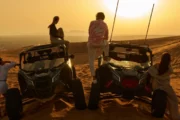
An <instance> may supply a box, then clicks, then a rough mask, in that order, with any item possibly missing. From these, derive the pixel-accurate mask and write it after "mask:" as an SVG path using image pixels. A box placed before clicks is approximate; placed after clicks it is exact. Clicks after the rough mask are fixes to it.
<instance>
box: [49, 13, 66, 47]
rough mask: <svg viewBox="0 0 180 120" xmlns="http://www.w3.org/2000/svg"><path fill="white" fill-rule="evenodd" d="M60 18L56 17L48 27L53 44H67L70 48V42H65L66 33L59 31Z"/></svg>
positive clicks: (60, 29)
mask: <svg viewBox="0 0 180 120" xmlns="http://www.w3.org/2000/svg"><path fill="white" fill-rule="evenodd" d="M59 19H60V18H59V16H54V18H53V21H52V23H51V24H50V25H49V26H48V28H49V35H50V40H51V44H65V45H66V47H67V48H68V47H69V41H67V40H64V31H63V29H62V28H59V29H57V28H56V24H57V23H58V22H59Z"/></svg>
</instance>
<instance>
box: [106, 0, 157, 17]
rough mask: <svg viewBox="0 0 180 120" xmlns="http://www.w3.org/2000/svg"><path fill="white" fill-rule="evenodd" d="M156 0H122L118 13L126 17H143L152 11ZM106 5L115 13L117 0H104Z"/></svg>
mask: <svg viewBox="0 0 180 120" xmlns="http://www.w3.org/2000/svg"><path fill="white" fill-rule="evenodd" d="M154 3H157V2H156V0H120V1H119V6H118V12H117V15H119V16H122V17H126V18H135V17H141V16H143V15H145V14H147V13H150V11H151V8H152V5H153V4H154ZM104 4H105V6H107V8H108V9H109V10H110V11H111V12H112V13H115V10H116V6H117V0H104Z"/></svg>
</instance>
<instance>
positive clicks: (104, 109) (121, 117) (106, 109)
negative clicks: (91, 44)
mask: <svg viewBox="0 0 180 120" xmlns="http://www.w3.org/2000/svg"><path fill="white" fill-rule="evenodd" d="M124 42H126V41H124ZM130 42H132V43H134V44H143V43H144V41H142V40H132V41H130ZM146 44H149V46H150V47H151V48H152V50H153V54H154V62H158V61H159V60H160V57H161V54H162V53H163V52H164V51H168V52H170V54H171V55H172V66H173V69H174V71H175V72H176V73H177V74H176V75H175V74H173V75H172V76H171V84H172V86H173V88H174V90H175V92H176V94H177V96H178V100H179V101H180V88H179V87H178V86H180V81H179V77H180V76H179V75H180V74H179V73H180V36H174V37H164V38H157V39H148V40H147V41H146ZM20 50H22V48H18V49H13V48H12V49H9V50H7V51H6V52H3V53H1V55H0V56H1V57H3V58H4V59H5V60H14V61H16V62H18V53H19V51H20ZM70 53H73V54H74V55H75V59H74V60H73V62H74V64H75V67H76V70H77V76H78V77H79V78H80V79H81V81H82V83H83V87H84V93H85V97H86V102H88V99H89V93H90V87H91V82H92V78H91V76H90V70H89V65H88V59H87V58H88V56H87V47H86V42H81V43H71V44H70ZM96 67H97V63H96ZM17 72H18V68H17V67H16V68H13V69H12V70H10V72H9V75H8V80H7V82H8V84H9V86H10V87H19V86H18V82H17ZM1 101H3V100H2V99H1ZM0 103H1V102H0ZM179 105H180V104H179ZM3 106H4V105H3V104H0V110H1V111H2V114H3V111H4V107H3ZM99 106H100V108H99V109H98V110H96V111H90V110H88V109H86V110H84V111H78V110H76V109H75V108H74V103H73V102H72V101H67V100H66V99H64V98H62V99H59V100H56V102H55V101H51V102H48V103H45V104H44V105H42V106H41V105H40V104H39V103H38V102H34V103H32V104H30V105H26V106H25V107H24V117H23V120H40V119H42V120H75V119H78V120H169V118H168V114H166V115H165V117H164V119H156V118H153V117H151V115H150V105H149V104H146V103H143V102H140V101H137V100H132V101H127V100H123V99H119V98H108V99H104V100H102V101H101V102H100V105H99ZM55 108H56V109H57V110H56V111H55V110H54V109H55ZM179 109H180V107H179ZM7 119H8V118H7V116H4V117H3V119H2V120H7Z"/></svg>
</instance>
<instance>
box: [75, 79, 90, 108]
mask: <svg viewBox="0 0 180 120" xmlns="http://www.w3.org/2000/svg"><path fill="white" fill-rule="evenodd" d="M72 91H73V95H74V100H75V107H76V109H79V110H84V109H86V107H87V106H86V102H85V97H84V91H83V86H82V83H81V81H80V80H79V79H76V80H72Z"/></svg>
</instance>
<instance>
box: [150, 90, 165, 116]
mask: <svg viewBox="0 0 180 120" xmlns="http://www.w3.org/2000/svg"><path fill="white" fill-rule="evenodd" d="M166 104H167V94H166V92H165V91H163V90H160V89H158V90H155V91H154V93H153V96H152V103H151V114H152V116H154V117H157V118H162V117H163V116H164V113H165V110H166Z"/></svg>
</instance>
